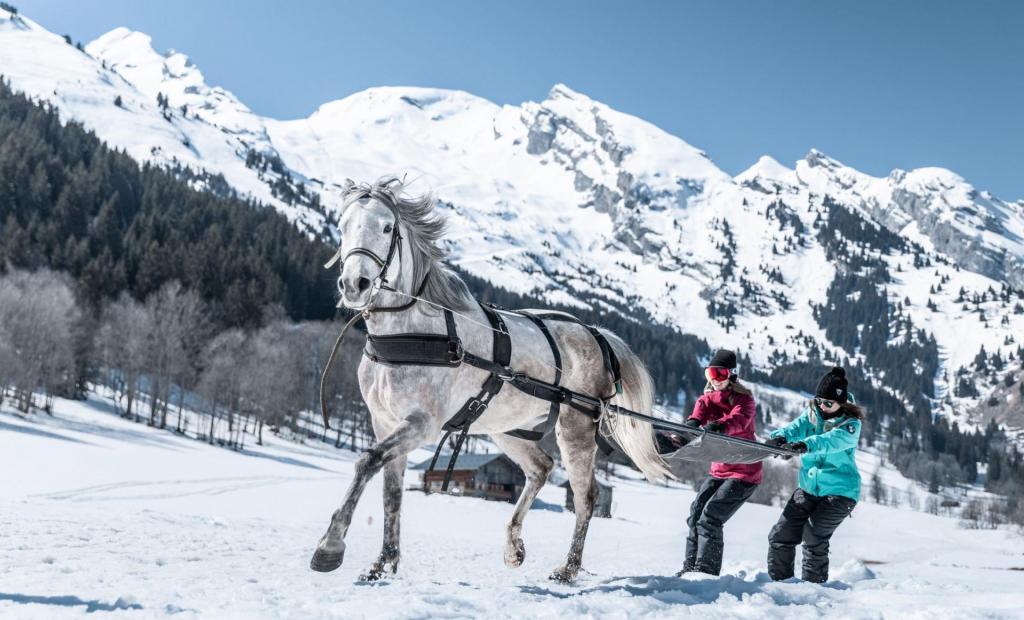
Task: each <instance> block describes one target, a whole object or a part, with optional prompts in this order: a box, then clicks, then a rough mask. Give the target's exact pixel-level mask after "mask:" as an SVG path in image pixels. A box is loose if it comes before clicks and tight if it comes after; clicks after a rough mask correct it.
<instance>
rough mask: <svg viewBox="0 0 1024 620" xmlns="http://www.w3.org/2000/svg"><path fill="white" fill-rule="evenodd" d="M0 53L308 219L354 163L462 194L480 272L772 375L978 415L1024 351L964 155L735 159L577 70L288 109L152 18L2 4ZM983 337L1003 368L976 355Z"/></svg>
mask: <svg viewBox="0 0 1024 620" xmlns="http://www.w3.org/2000/svg"><path fill="white" fill-rule="evenodd" d="M0 67H3V69H2V72H3V74H4V78H5V79H7V80H9V81H10V83H11V85H12V87H13V88H14V89H16V90H20V91H24V92H26V93H28V94H30V95H31V96H32V97H34V98H37V99H40V100H45V101H47V102H49V103H51V104H52V105H54V106H56V107H57V108H58V109H59V110H60V111H61V113H62V114H63V115H64V118H68V119H74V120H76V121H79V122H81V123H83V124H84V125H85V126H87V127H88V128H90V129H92V130H94V131H95V132H96V133H97V134H98V135H99V136H100V137H101V138H102V139H103V140H105V141H107V142H108V143H109V144H111V145H113V146H115V147H117V148H122V149H125V150H126V151H127V152H128V153H129V154H130V155H132V156H133V157H134V158H136V159H138V160H139V161H148V162H154V163H157V164H161V165H181V166H188V167H191V168H194V169H202V170H205V171H207V172H209V173H211V174H219V175H222V176H223V177H224V179H225V180H226V181H227V183H228V184H229V185H230V186H231V187H233V188H234V189H235V190H236V191H237V192H239V193H241V194H244V195H249V196H251V197H253V198H254V199H256V200H259V201H262V202H264V203H267V204H269V205H272V206H274V207H275V208H278V209H281V210H282V211H283V212H285V213H286V214H287V215H288V216H289V217H290V218H291V219H292V220H294V221H296V222H298V223H299V224H300V225H302V226H304V227H305V228H306V229H308V230H309V231H310V232H311V233H312V234H325V235H330V234H331V231H330V222H331V221H332V217H333V212H332V209H335V208H336V207H337V205H338V189H339V188H340V186H341V184H343V183H344V181H345V179H346V178H352V179H357V180H368V179H373V178H376V177H378V176H381V175H384V174H399V175H402V174H405V175H408V179H410V180H412V181H414V182H413V183H412V187H411V191H426V190H432V191H434V192H435V193H436V194H437V196H438V198H439V199H440V201H441V202H442V208H443V209H445V210H446V211H447V212H448V214H449V216H450V218H449V219H450V224H451V231H452V232H451V235H450V240H449V250H450V252H451V260H452V262H453V263H455V264H457V265H458V266H460V267H461V268H463V269H465V270H466V271H468V272H469V273H471V274H474V275H477V276H480V277H483V278H485V279H487V280H490V281H492V282H500V283H501V285H502V286H504V287H507V288H509V289H511V290H513V291H517V292H521V293H530V294H533V295H535V296H538V297H541V298H543V299H545V300H547V301H548V302H551V303H562V304H569V305H585V306H591V307H596V308H605V309H611V310H615V311H618V312H620V313H623V314H625V315H627V316H632V315H637V316H638V315H639V313H640V312H643V313H644V315H645V316H647V315H649V316H651V317H653V318H654V320H656V321H658V322H662V323H664V324H667V325H671V326H675V327H677V328H678V329H679V330H680V331H682V332H684V333H692V334H696V335H698V336H700V337H702V338H705V339H706V340H707V341H708V342H709V343H711V345H712V346H731V347H735V348H737V349H739V350H741V351H743V352H745V353H747V354H748V355H749V358H750V361H751V362H752V363H753V364H754V366H755V367H757V368H760V369H762V370H770V369H773V368H777V367H780V366H782V365H785V364H789V363H793V362H798V361H801V360H808V359H817V358H821V359H825V360H844V359H846V360H850V361H851V362H852V363H854V364H861V365H863V366H864V367H865V368H866V369H867V371H868V372H869V374H870V375H871V376H873V377H874V378H875V380H876V381H877V382H878V385H879V386H881V387H884V388H885V389H888V390H891V391H893V392H894V393H896V394H898V395H900V396H901V397H902V398H905V399H906V401H907V403H908V405H909V404H913V403H916V402H917V401H918V400H920V399H922V398H926V399H927V402H928V404H929V406H930V407H931V408H932V409H933V410H935V411H941V412H944V413H945V414H947V415H949V416H952V417H954V418H956V419H958V420H959V421H960V422H961V424H964V425H967V426H973V425H974V424H976V423H980V422H981V421H982V420H983V419H985V415H983V414H984V412H979V410H978V408H979V407H981V406H982V405H983V401H984V399H985V396H986V395H987V394H988V392H989V391H990V390H991V389H993V388H994V387H995V386H996V385H997V384H998V383H999V382H1000V381H1002V380H1004V376H1005V374H1006V373H1007V372H1015V371H1016V369H1017V368H1019V351H1020V346H1021V343H1020V342H1018V340H1017V338H1018V337H1019V334H1021V333H1024V307H1022V306H1021V303H1022V300H1024V297H1022V293H1021V292H1020V291H1021V289H1022V288H1024V201H1017V202H1008V201H1005V200H1001V199H999V198H996V197H994V196H992V195H990V194H989V193H987V192H984V191H978V190H976V189H975V188H974V187H972V186H971V185H969V184H968V183H967V182H966V181H965V180H964V179H962V178H960V177H959V176H957V175H956V174H955V173H953V172H950V171H948V170H943V169H939V168H923V169H918V170H912V171H901V170H896V171H893V173H892V174H890V175H889V176H888V177H885V178H877V177H872V176H870V175H866V174H863V173H861V172H858V171H857V170H855V169H853V168H851V167H849V166H845V165H843V164H842V163H840V162H838V161H836V160H835V159H832V158H830V157H828V156H826V155H824V154H822V153H819V152H817V151H812V152H811V153H809V154H808V155H807V157H806V158H804V159H803V160H801V161H799V162H796V164H795V166H794V167H792V168H789V167H786V166H784V165H782V164H780V163H778V162H776V161H774V160H772V159H771V158H768V157H763V158H761V159H760V160H759V161H758V162H757V163H756V164H754V165H753V166H752V167H751V168H750V169H748V170H746V171H744V172H743V173H741V174H739V175H737V176H736V177H732V176H730V175H729V174H727V173H726V172H724V171H722V170H721V169H719V168H718V167H717V166H716V165H715V164H714V162H713V161H712V160H711V159H710V158H709V157H708V156H707V155H706V154H705V153H703V152H702V151H700V150H699V149H697V148H695V147H693V146H691V145H689V144H687V143H686V142H684V141H683V140H681V139H679V138H677V137H675V136H672V135H670V134H668V133H666V132H664V131H662V130H660V129H659V128H657V127H656V126H654V125H652V124H650V123H648V122H645V121H643V120H642V119H639V118H636V117H633V116H629V115H627V114H623V113H621V112H618V111H616V110H613V109H611V108H609V107H608V106H606V105H604V104H602V103H600V102H597V101H594V100H592V99H590V98H589V97H587V96H585V95H584V94H581V93H578V92H575V91H573V90H572V89H570V88H569V87H567V86H564V85H556V86H555V87H554V88H552V89H551V91H550V93H549V95H548V97H547V98H546V99H545V100H543V101H540V102H526V103H523V104H522V105H519V106H499V105H496V104H494V103H492V102H490V101H487V100H485V99H482V98H479V97H476V96H474V95H471V94H469V93H465V92H461V91H448V90H438V89H428V88H404V87H381V88H372V89H369V90H366V91H363V92H360V93H356V94H354V95H351V96H349V97H346V98H344V99H341V100H338V101H333V102H329V103H326V104H324V105H322V106H320V108H319V109H318V110H316V111H315V112H314V113H313V114H312V115H310V116H309V117H308V118H305V119H297V120H275V119H270V118H265V117H261V116H259V115H258V114H255V113H254V112H252V111H251V110H250V109H249V108H248V107H247V106H245V104H244V103H242V102H241V101H239V100H238V99H237V98H236V97H235V96H234V95H232V94H231V93H230V92H228V91H227V90H225V89H223V88H221V87H218V86H211V85H208V84H207V83H206V81H205V78H204V77H203V75H202V73H201V71H200V70H199V69H198V68H197V67H195V66H194V65H193V64H192V63H191V62H190V61H189V59H188V58H187V57H186V56H185V55H183V54H181V53H178V52H174V51H170V52H167V53H163V54H162V53H159V52H156V51H155V50H153V48H152V44H151V40H150V39H149V37H148V36H147V35H145V34H143V33H138V32H132V31H129V30H127V29H124V28H118V29H115V30H113V31H111V32H109V33H107V34H106V35H103V36H102V37H100V38H99V39H97V40H96V41H93V42H92V43H90V44H88V45H87V46H85V47H84V49H83V50H79V49H76V48H75V46H73V45H70V44H68V43H67V42H66V41H65V40H64V39H63V38H62V37H59V36H57V35H54V34H52V33H50V32H47V31H46V30H45V29H44V28H42V27H41V26H39V25H38V24H35V23H34V22H32V21H31V20H30V19H28V18H26V17H24V16H21V15H14V14H11V13H10V12H8V11H5V10H0ZM115 102H117V103H115ZM865 313H867V314H865ZM982 350H984V352H985V355H986V359H990V358H991V356H997V357H998V360H999V363H998V364H994V363H993V364H988V363H985V364H981V365H979V364H978V356H979V352H981V351H982ZM907 369H909V370H907ZM908 373H909V374H912V375H913V377H906V376H902V375H903V374H908ZM966 385H970V386H974V388H975V389H973V390H972V389H967V387H965V386H966ZM1007 419H1008V418H1007Z"/></svg>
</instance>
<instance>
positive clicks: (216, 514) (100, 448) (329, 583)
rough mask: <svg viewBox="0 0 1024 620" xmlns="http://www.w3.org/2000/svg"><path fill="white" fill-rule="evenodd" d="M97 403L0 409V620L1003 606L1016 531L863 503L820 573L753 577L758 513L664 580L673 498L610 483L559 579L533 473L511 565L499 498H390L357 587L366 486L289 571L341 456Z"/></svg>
mask: <svg viewBox="0 0 1024 620" xmlns="http://www.w3.org/2000/svg"><path fill="white" fill-rule="evenodd" d="M111 411H112V410H111V408H110V406H109V404H108V403H106V402H105V401H101V400H92V401H89V402H85V403H78V402H70V401H60V400H58V401H57V407H56V416H55V417H53V418H50V417H48V416H45V415H43V414H34V415H33V416H32V417H31V418H30V419H27V420H26V419H22V418H20V417H18V416H15V415H13V414H10V413H2V414H0V471H2V472H3V478H2V480H3V484H2V485H0V532H2V536H0V617H3V618H47V619H49V618H65V617H78V616H82V615H86V614H88V615H89V616H90V617H106V616H117V617H130V618H148V617H157V616H165V615H175V616H178V617H203V618H247V619H250V618H320V617H327V618H362V617H397V618H422V617H428V616H429V617H435V616H440V617H474V618H484V617H487V618H494V617H499V618H500V617H513V616H514V617H535V618H541V617H563V618H564V617H569V616H573V617H576V616H582V617H599V618H606V617H607V618H636V617H645V616H651V617H654V616H658V617H665V616H666V614H671V615H673V616H684V615H685V616H697V617H715V618H776V617H778V618H782V617H785V618H810V617H819V616H826V615H827V616H829V617H830V618H879V617H886V618H888V617H915V618H948V617H957V618H992V617H1000V618H1002V617H1007V618H1009V617H1020V614H1021V609H1022V608H1024V572H1021V568H1024V539H1022V538H1021V536H1020V535H1018V534H1017V533H1015V532H1013V531H1011V530H1007V529H1001V530H996V531H970V530H962V529H958V527H957V521H956V520H955V519H950V518H945V517H937V516H931V515H927V514H923V513H920V512H914V511H909V510H897V509H892V508H886V507H882V506H877V505H874V504H869V503H866V502H865V503H862V505H860V506H859V507H858V508H857V510H856V511H855V512H854V518H853V519H852V520H850V521H849V522H847V523H845V524H843V525H842V526H841V527H840V529H839V530H838V532H837V534H836V536H835V538H834V539H833V545H832V562H833V564H832V566H833V569H832V577H833V581H831V582H830V583H827V584H824V585H814V584H809V583H802V582H799V581H797V580H794V581H792V582H785V583H772V582H771V581H770V580H769V579H768V577H767V575H766V572H765V553H766V548H767V543H766V538H767V534H768V530H769V528H770V527H771V525H772V523H774V521H775V519H776V518H777V517H778V515H779V511H780V509H779V508H777V507H767V506H760V505H747V506H745V507H743V509H741V510H740V512H739V513H738V514H737V515H736V517H734V518H733V520H732V521H730V522H729V524H728V525H727V526H726V539H727V544H726V556H725V564H724V573H725V574H724V575H723V576H722V577H718V578H715V577H705V576H687V577H685V578H676V577H672V576H671V575H672V574H673V573H674V572H675V571H676V570H677V569H678V568H679V565H680V558H681V550H682V545H683V520H684V516H685V513H686V508H687V506H688V505H689V502H690V501H691V499H692V498H693V493H692V492H691V491H690V490H688V489H686V490H684V489H679V488H665V487H656V486H651V485H648V484H646V483H643V482H640V481H633V480H627V479H622V480H617V481H616V482H615V487H616V488H615V505H614V513H615V517H614V518H612V519H595V520H594V521H593V523H592V525H591V531H590V537H589V539H588V545H587V550H586V553H585V556H584V568H585V572H583V573H581V578H580V579H579V581H578V583H576V584H575V585H571V586H570V585H559V584H554V583H552V582H549V581H548V580H547V575H548V573H549V572H550V570H551V569H552V568H553V567H555V566H556V565H557V564H558V563H560V561H561V560H562V558H563V555H564V553H565V551H566V549H567V546H568V543H569V536H570V532H571V529H572V515H571V514H569V513H566V512H562V511H560V509H559V508H558V507H559V506H560V505H561V504H562V500H563V495H562V491H561V490H560V489H558V488H556V487H553V486H549V487H548V488H546V489H544V491H543V492H542V493H541V500H542V501H541V502H540V503H539V506H540V507H539V508H538V509H535V510H533V511H531V513H530V515H529V517H528V518H527V520H526V525H525V533H524V539H525V541H526V547H527V559H526V562H525V563H524V565H523V566H522V567H521V568H519V569H515V570H513V569H507V568H505V566H504V565H503V563H502V542H503V530H504V524H505V522H506V520H507V519H508V517H509V515H510V511H511V506H510V505H508V504H503V503H495V502H486V501H483V500H478V499H468V498H454V497H447V496H441V495H431V496H424V495H423V494H421V493H419V492H409V493H407V494H406V499H405V505H404V508H403V517H404V521H403V524H402V525H403V527H402V535H403V543H402V545H403V549H402V551H403V553H402V565H401V568H400V572H399V575H398V576H397V577H394V578H392V579H388V580H386V581H384V582H382V583H377V584H372V585H370V584H365V583H359V582H358V581H357V579H358V574H359V573H360V572H361V571H362V570H365V569H366V568H367V567H369V565H370V563H371V562H372V560H373V559H374V558H375V556H376V552H377V551H378V549H379V545H380V541H381V524H382V508H381V500H380V481H379V480H375V481H374V482H373V483H372V484H371V485H370V487H369V488H368V490H367V493H366V495H365V496H364V500H363V503H362V505H361V506H360V509H359V510H358V511H357V514H356V518H355V520H354V522H353V527H352V529H351V530H350V533H349V538H348V543H349V544H348V551H347V555H346V563H345V564H344V565H343V566H342V567H341V568H340V569H339V570H338V571H336V572H334V573H329V574H319V573H314V572H312V571H310V570H309V568H308V561H309V557H310V554H311V552H312V550H313V546H314V545H315V543H316V541H317V539H318V538H319V537H320V535H321V534H322V533H323V530H324V528H325V527H326V525H327V520H328V519H329V517H330V514H331V512H332V510H333V509H334V508H335V507H336V505H337V503H338V502H339V501H340V499H341V496H342V493H343V492H344V489H345V487H346V485H347V483H348V481H349V479H350V477H351V475H352V464H353V460H354V456H353V455H352V454H351V453H349V452H344V451H338V450H333V449H331V448H329V447H321V446H311V445H301V444H296V443H290V442H285V441H283V440H280V439H277V438H274V437H273V436H272V435H270V434H269V433H268V434H267V435H268V436H267V445H266V446H265V447H255V446H254V447H252V448H251V449H247V450H246V451H244V452H242V453H238V452H232V451H229V450H226V449H223V448H216V447H211V446H208V445H206V444H204V443H201V442H198V441H195V440H192V439H186V438H182V437H179V436H176V435H174V434H172V433H169V432H166V431H158V430H154V429H151V428H148V427H146V426H145V425H142V424H134V423H131V422H128V421H125V420H122V419H120V418H119V417H117V416H116V415H114V414H113V413H112V412H111ZM867 474H869V472H866V475H867ZM415 483H416V478H415V474H414V473H408V474H407V475H406V485H407V486H410V485H414V484H415Z"/></svg>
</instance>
